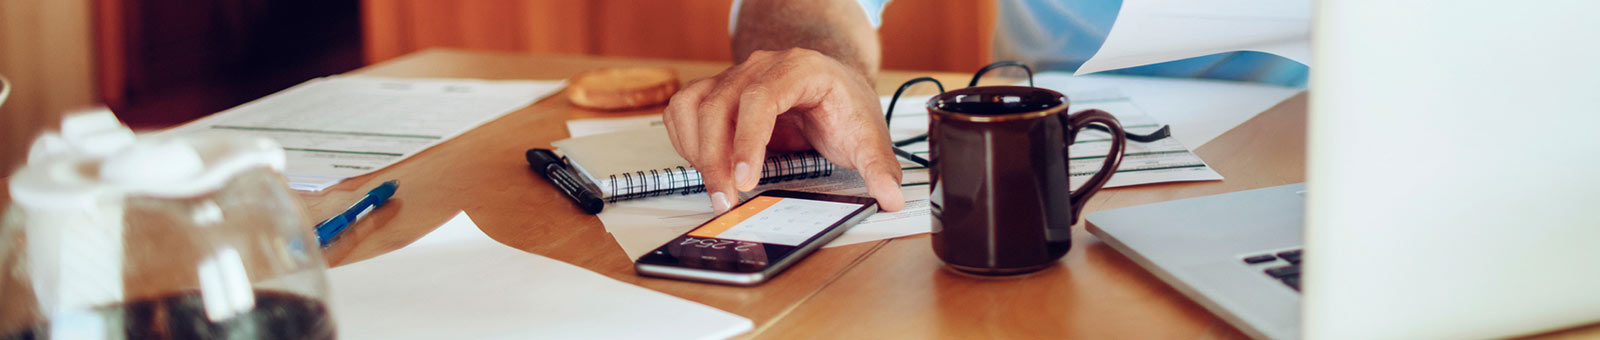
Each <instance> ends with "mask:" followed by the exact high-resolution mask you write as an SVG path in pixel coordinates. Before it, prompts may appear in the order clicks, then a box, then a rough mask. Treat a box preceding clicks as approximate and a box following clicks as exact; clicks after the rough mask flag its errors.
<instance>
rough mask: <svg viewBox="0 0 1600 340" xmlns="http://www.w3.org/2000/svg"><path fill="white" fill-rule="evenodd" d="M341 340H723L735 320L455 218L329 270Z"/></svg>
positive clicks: (735, 328)
mask: <svg viewBox="0 0 1600 340" xmlns="http://www.w3.org/2000/svg"><path fill="white" fill-rule="evenodd" d="M328 281H329V283H330V286H331V292H332V294H331V296H332V297H331V299H330V305H331V308H332V310H333V315H334V318H335V319H334V321H335V323H336V324H337V326H336V327H337V328H338V331H339V338H342V339H534V338H537V339H646V338H648V339H724V338H729V337H733V336H736V335H739V334H742V333H745V332H748V331H749V330H751V329H752V328H753V326H754V324H753V323H752V322H751V321H750V320H749V319H746V318H744V317H740V316H738V315H734V314H730V313H727V312H724V311H721V310H718V309H715V308H711V307H708V306H705V305H701V304H698V303H695V302H692V301H688V300H683V299H680V298H677V297H674V296H671V295H666V294H662V293H659V292H656V291H652V290H649V289H644V288H640V287H637V286H633V285H629V284H626V283H622V282H619V281H616V280H612V279H611V278H608V277H605V276H604V275H600V274H598V273H594V272H590V271H588V270H585V269H583V268H581V267H577V266H573V265H570V264H567V263H564V262H561V261H556V260H553V259H550V258H546V257H543V256H539V255H535V254H530V253H526V252H523V251H521V250H517V249H514V248H511V247H507V246H505V245H503V244H500V243H499V242H496V241H495V240H493V239H490V238H489V237H488V236H487V235H484V234H483V232H482V231H481V230H479V229H478V226H477V225H475V224H473V222H472V220H471V219H470V218H468V217H467V215H466V213H464V212H463V213H460V214H457V215H456V217H455V218H452V219H451V220H450V221H449V222H445V224H444V225H442V226H440V227H439V229H437V230H434V231H433V232H432V233H429V234H428V235H427V236H425V237H423V238H422V239H421V240H417V242H415V243H412V244H411V245H409V246H406V247H405V248H402V249H400V250H397V251H395V252H392V253H389V254H384V255H381V256H378V257H376V258H372V259H369V260H366V261H362V262H358V263H354V264H350V265H346V266H342V267H338V268H333V269H331V270H329V272H328Z"/></svg>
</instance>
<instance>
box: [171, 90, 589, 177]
mask: <svg viewBox="0 0 1600 340" xmlns="http://www.w3.org/2000/svg"><path fill="white" fill-rule="evenodd" d="M563 84H564V82H562V81H488V80H468V79H401V78H377V77H365V76H336V77H328V78H318V79H313V80H311V81H307V82H305V83H303V84H300V85H296V86H294V87H291V88H289V89H286V90H283V91H279V92H278V93H274V94H272V95H269V96H266V97H263V98H261V99H257V100H255V101H252V102H249V103H245V104H244V105H240V106H238V107H234V108H232V109H228V110H227V111H222V112H219V113H217V114H213V115H211V116H209V117H206V118H203V119H200V120H197V121H195V122H193V123H190V124H186V125H184V126H181V127H178V128H175V129H173V130H171V131H169V132H167V133H232V134H240V133H242V134H249V135H257V136H263V137H268V138H272V139H273V140H276V141H277V142H278V143H279V144H282V145H283V148H284V151H285V153H286V156H287V158H288V163H287V167H286V168H285V169H284V175H285V176H286V177H288V179H289V184H290V187H292V188H295V189H297V190H322V189H325V188H327V187H328V186H332V185H334V184H337V183H339V181H342V180H344V179H346V178H350V177H355V176H361V175H365V174H368V173H371V172H373V171H377V170H379V169H383V168H384V167H388V166H389V165H393V164H394V163H397V162H399V161H401V160H404V159H406V158H408V157H411V155H414V154H416V153H418V152H421V151H422V150H425V149H427V148H429V147H433V146H434V145H438V144H439V143H442V142H444V141H447V140H450V139H451V138H455V137H456V136H458V135H461V134H462V133H465V132H467V131H468V130H471V129H472V128H474V127H477V126H478V125H482V124H483V123H486V122H489V121H491V120H494V119H495V118H499V117H500V116H503V115H505V114H506V113H510V112H511V111H515V110H517V109H520V108H522V107H524V106H527V105H528V104H531V103H533V102H534V101H536V100H538V99H539V98H543V97H545V96H546V95H549V94H550V93H554V92H555V91H557V90H560V89H561V87H562V86H563Z"/></svg>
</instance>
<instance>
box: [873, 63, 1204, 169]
mask: <svg viewBox="0 0 1600 340" xmlns="http://www.w3.org/2000/svg"><path fill="white" fill-rule="evenodd" d="M1038 85H1039V86H1041V87H1046V88H1049V87H1048V86H1045V84H1043V83H1040V84H1038ZM1058 92H1062V93H1064V94H1066V95H1067V98H1068V100H1069V101H1070V110H1071V111H1072V112H1079V111H1083V110H1088V109H1101V110H1105V111H1106V112H1108V113H1111V115H1112V116H1115V117H1117V121H1118V122H1120V123H1122V126H1123V128H1124V129H1127V131H1128V132H1132V133H1136V134H1141V135H1142V134H1148V133H1150V132H1154V131H1156V130H1158V129H1160V128H1161V126H1162V125H1163V122H1161V121H1159V120H1157V119H1155V118H1154V117H1151V116H1149V115H1146V114H1145V113H1144V110H1142V109H1141V107H1140V106H1139V105H1135V104H1134V101H1133V100H1132V99H1131V98H1130V97H1129V96H1126V95H1123V94H1122V92H1121V90H1120V89H1117V88H1091V87H1087V86H1075V87H1072V90H1065V89H1063V90H1060V91H1058ZM929 98H931V97H930V96H920V97H905V98H900V101H899V102H898V103H896V105H895V112H894V118H893V120H891V121H890V125H891V129H890V131H889V135H890V136H891V137H892V138H893V139H895V140H900V139H903V138H907V137H911V136H915V135H917V134H921V133H923V132H926V131H927V127H928V111H927V108H926V103H927V102H928V99H929ZM881 100H882V102H883V105H884V106H885V107H888V105H889V98H888V97H884V98H882V99H881ZM1172 129H1173V131H1176V130H1177V129H1179V127H1178V126H1173V127H1172ZM1109 138H1110V134H1108V133H1104V132H1100V131H1095V130H1088V129H1084V130H1081V131H1080V132H1079V133H1078V139H1077V141H1076V142H1075V143H1073V144H1072V146H1071V147H1070V148H1069V149H1068V152H1069V153H1070V154H1071V156H1072V157H1073V158H1075V159H1074V160H1072V161H1070V162H1068V164H1067V166H1068V168H1069V169H1068V170H1069V172H1071V173H1072V176H1071V178H1070V181H1071V182H1072V187H1073V188H1077V187H1079V186H1081V185H1083V183H1084V182H1087V181H1088V180H1089V178H1090V177H1093V176H1092V174H1093V173H1095V172H1098V171H1099V170H1100V167H1101V166H1102V163H1103V162H1104V158H1098V159H1079V158H1082V157H1085V156H1095V155H1105V154H1106V153H1107V152H1108V151H1109V149H1110V144H1111V143H1110V139H1109ZM1126 145H1127V146H1126V149H1125V150H1124V152H1123V155H1124V156H1123V159H1122V164H1121V166H1119V167H1117V174H1116V175H1115V176H1112V177H1111V180H1110V181H1109V182H1107V183H1106V186H1105V187H1107V188H1115V187H1123V186H1130V185H1140V184H1150V183H1165V182H1183V181H1206V180H1221V179H1222V175H1221V174H1218V173H1217V172H1216V171H1215V170H1212V169H1211V167H1210V166H1208V165H1206V164H1205V161H1203V160H1201V159H1200V157H1199V156H1196V155H1195V154H1194V152H1192V151H1190V149H1189V148H1188V147H1186V146H1184V143H1183V142H1182V141H1181V140H1179V139H1177V138H1166V139H1161V140H1157V141H1154V142H1150V143H1139V142H1134V141H1128V142H1127V144H1126ZM901 149H904V150H906V151H909V152H912V153H915V154H918V155H921V156H923V157H927V151H928V144H927V143H917V144H912V145H908V146H905V147H902V148H901ZM901 162H902V165H907V164H909V163H906V161H905V160H903V159H902V160H901ZM907 166H915V165H914V164H912V165H907Z"/></svg>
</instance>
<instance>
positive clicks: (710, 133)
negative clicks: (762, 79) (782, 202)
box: [691, 55, 767, 212]
mask: <svg viewBox="0 0 1600 340" xmlns="http://www.w3.org/2000/svg"><path fill="white" fill-rule="evenodd" d="M766 59H767V58H765V56H764V55H756V56H752V57H751V58H750V59H748V60H746V61H745V62H744V63H741V64H740V65H738V66H735V67H734V68H731V69H729V70H728V71H727V72H724V73H723V75H721V76H720V77H721V78H720V79H719V80H718V84H717V86H715V87H713V88H712V89H711V90H710V91H709V92H708V93H706V95H705V97H704V98H702V99H701V101H700V105H699V107H698V116H697V118H696V124H698V127H697V128H696V130H695V133H696V134H697V136H696V140H695V142H696V143H697V144H698V145H697V146H696V147H695V148H696V149H697V150H696V152H697V157H696V158H695V159H693V160H691V163H693V164H694V166H695V170H698V171H699V172H700V180H701V183H703V184H704V185H705V189H706V194H707V195H709V196H710V199H711V207H712V209H713V210H716V211H717V212H722V211H727V210H728V209H731V208H733V204H734V201H736V200H737V198H738V197H739V193H738V191H737V190H738V189H737V188H736V186H735V182H734V177H733V173H734V165H733V163H732V161H731V158H730V155H729V153H730V151H729V150H731V149H732V146H731V144H733V134H732V131H731V130H733V125H734V124H735V122H734V121H735V120H737V119H738V118H737V116H736V114H737V111H736V110H737V109H738V105H739V97H738V96H737V93H740V92H743V89H744V87H745V86H746V85H747V84H749V83H750V82H751V80H752V79H753V78H754V77H755V75H754V74H753V72H752V70H753V69H763V68H765V67H766V66H767V65H766V61H765V60H766Z"/></svg>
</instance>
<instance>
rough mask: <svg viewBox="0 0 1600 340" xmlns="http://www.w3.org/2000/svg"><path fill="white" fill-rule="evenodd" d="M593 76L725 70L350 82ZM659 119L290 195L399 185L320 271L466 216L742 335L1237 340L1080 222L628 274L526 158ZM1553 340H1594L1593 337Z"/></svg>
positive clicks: (457, 68)
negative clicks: (992, 271)
mask: <svg viewBox="0 0 1600 340" xmlns="http://www.w3.org/2000/svg"><path fill="white" fill-rule="evenodd" d="M606 66H665V67H671V68H675V69H677V70H678V72H679V75H680V77H681V78H682V79H684V80H692V79H697V78H702V77H706V76H710V75H714V74H716V73H717V72H718V71H720V70H721V69H723V68H724V67H726V66H727V64H723V63H704V62H688V61H667V60H641V59H619V58H604V57H579V56H531V55H517V54H496V53H485V52H463V51H453V50H428V51H423V52H418V53H414V54H411V55H407V56H404V57H400V58H396V59H393V60H390V61H388V62H384V63H381V64H377V65H372V66H369V67H366V68H362V69H360V70H357V71H355V72H354V73H356V74H364V75H374V76H392V77H451V78H482V79H565V78H567V77H570V76H572V75H574V74H576V73H578V72H581V71H584V70H589V69H593V68H597V67H606ZM926 75H931V76H934V77H936V78H939V79H940V80H941V81H943V82H945V83H946V84H964V83H965V82H966V78H967V77H969V75H968V74H954V73H930V72H897V71H886V72H883V73H882V74H881V75H880V76H879V80H878V86H877V87H878V91H879V93H880V94H884V95H887V94H890V93H892V92H893V91H894V88H895V87H896V86H898V84H900V83H901V82H902V81H904V80H907V79H910V78H912V77H917V76H926ZM922 94H929V93H922ZM659 112H660V108H654V109H646V110H639V111H633V112H625V113H599V112H592V111H586V110H583V109H579V108H575V107H573V106H571V105H570V104H569V103H568V102H567V100H566V98H565V97H564V95H563V94H559V93H558V94H556V95H552V96H550V97H549V98H546V99H544V100H541V101H539V102H537V103H535V104H533V105H530V106H528V107H527V108H523V109H521V110H518V111H516V112H513V113H510V114H508V115H506V116H504V117H502V118H500V119H497V120H495V121H492V122H490V123H488V124H485V125H483V126H481V127H478V128H476V129H474V130H472V131H469V132H467V133H466V134H463V135H461V136H460V137H457V138H455V139H453V140H450V141H448V142H445V143H442V144H440V145H438V146H435V147H433V148H431V149H428V150H426V151H423V152H421V153H419V154H417V155H415V156H413V157H412V158H411V159H408V160H406V161H403V162H400V163H399V164H396V165H394V166H392V167H389V168H386V169H383V170H380V171H378V172H375V173H373V174H369V175H366V176H361V177H357V178H353V179H350V180H347V181H345V182H343V183H340V184H338V185H335V186H334V187H332V188H329V189H328V190H326V191H323V192H319V193H302V194H301V195H300V196H301V198H302V199H303V200H304V202H305V203H306V205H307V207H308V209H307V213H308V214H309V215H310V216H332V215H333V214H335V213H336V212H338V211H339V210H341V209H343V208H345V207H346V206H347V205H348V204H349V202H352V201H354V200H355V199H356V198H357V197H359V196H360V195H362V194H364V193H365V192H366V190H368V189H370V188H372V187H374V186H376V185H378V184H379V183H382V182H383V181H387V180H391V179H398V180H399V181H400V183H401V189H400V190H399V192H398V193H397V194H396V195H395V198H394V199H393V200H391V201H390V203H388V204H387V205H385V206H384V208H383V209H378V210H375V211H374V212H373V213H371V215H370V216H369V217H368V218H366V219H363V220H362V221H361V222H360V223H357V224H356V225H354V226H352V227H351V228H350V229H349V230H347V231H346V232H345V234H344V235H343V236H341V242H338V243H336V244H335V245H334V246H333V247H331V248H329V249H328V250H327V252H326V256H327V259H328V262H329V264H330V265H341V264H346V263H351V262H355V261H359V260H362V259H367V258H371V257H373V256H377V255H380V254H383V253H385V252H389V251H392V250H395V249H398V248H400V247H402V246H404V245H406V244H408V243H410V242H412V241H414V240H416V239H418V238H420V237H422V236H423V235H425V234H427V233H428V232H429V231H432V230H433V229H434V228H435V227H437V226H439V225H440V224H441V223H444V222H445V221H446V220H448V219H449V218H450V217H452V216H453V215H454V214H455V212H456V211H459V210H465V211H466V212H467V213H468V214H469V215H470V216H472V219H473V221H475V222H477V224H478V226H480V227H481V228H482V229H483V231H484V232H485V233H486V234H488V235H489V236H490V237H491V238H494V239H495V240H497V241H500V242H501V243H505V244H507V245H509V246H512V247H515V248H518V249H522V250H525V251H528V252H532V253H535V254H540V255H544V256H548V257H551V258H554V259H557V260H561V261H565V262H568V263H571V264H574V265H578V266H582V267H584V268H588V269H589V270H593V271H596V272H599V273H601V274H604V275H606V276H609V277H611V278H614V279H617V280H620V281H623V282H628V283H632V284H636V285H639V286H643V287H645V288H649V289H653V290H657V291H661V292H665V293H667V294H672V295H675V296H679V297H682V298H686V299H689V300H693V301H697V302H700V303H704V304H707V305H710V306H712V307H716V308H720V309H723V310H726V311H729V312H732V313H735V314H739V315H742V316H745V317H748V318H750V319H752V320H754V321H755V324H756V330H755V331H753V332H752V333H749V334H746V335H745V336H746V337H752V338H800V337H804V338H853V339H871V338H980V337H981V338H1113V337H1114V338H1162V339H1197V338H1203V339H1214V338H1244V337H1245V336H1244V334H1243V333H1240V332H1239V331H1238V330H1236V329H1234V328H1233V327H1232V326H1230V325H1228V324H1227V323H1225V322H1223V321H1222V320H1221V319H1218V318H1217V317H1216V316H1213V315H1212V314H1211V313H1209V312H1207V311H1206V310H1205V309H1203V308H1201V307H1200V305H1198V304H1196V303H1194V302H1192V301H1190V300H1189V299H1187V298H1185V297H1184V296H1183V295H1182V294H1180V293H1178V292H1177V291H1175V290H1173V289H1172V288H1170V287H1168V286H1167V285H1166V284H1164V283H1162V282H1161V281H1160V280H1158V279H1157V278H1156V277H1155V276H1152V275H1151V274H1149V273H1147V272H1145V271H1144V270H1143V269H1140V268H1139V267H1138V265H1136V264H1134V263H1133V262H1132V261H1130V260H1129V259H1128V258H1126V257H1123V256H1122V255H1121V254H1118V253H1117V252H1116V251H1115V250H1113V249H1111V248H1110V247H1108V246H1107V245H1106V244H1104V243H1102V242H1100V241H1099V240H1097V239H1096V238H1095V237H1094V236H1093V235H1090V234H1089V233H1088V232H1087V231H1085V230H1084V229H1083V228H1082V224H1083V223H1081V222H1080V223H1079V226H1077V227H1074V230H1073V246H1072V250H1071V251H1070V252H1069V253H1068V254H1067V255H1066V257H1065V258H1063V259H1061V260H1060V261H1059V262H1060V263H1058V264H1057V265H1056V266H1054V267H1051V268H1049V269H1045V270H1043V271H1040V272H1037V273H1033V274H1029V275H1024V276H1021V277H1011V278H1002V279H978V278H971V277H967V276H960V275H956V274H952V273H950V272H949V271H947V270H943V269H942V268H941V264H940V262H939V261H938V259H937V258H936V257H934V255H933V253H932V249H931V248H930V246H929V244H928V242H929V241H928V240H929V238H928V236H927V235H919V236H911V237H904V238H899V239H893V240H884V241H877V242H868V243H861V244H856V245H850V246H843V247H835V248H826V249H822V250H820V251H818V252H816V253H815V254H813V255H812V256H810V257H809V258H807V259H806V260H804V261H801V262H799V263H798V264H797V265H796V266H795V267H793V268H791V269H789V270H788V272H786V273H784V274H783V275H779V276H778V277H777V278H775V279H773V280H772V281H771V282H768V283H766V284H764V285H761V286H758V287H751V288H743V287H729V286H719V285H709V284H699V283H689V282H682V281H674V280H665V279H654V278H645V277H640V276H638V275H636V274H634V271H633V266H632V261H631V259H629V258H628V257H627V256H626V255H624V254H623V252H622V250H621V248H620V247H618V246H617V244H616V242H615V241H614V240H613V239H612V238H611V236H610V234H607V233H606V231H605V227H604V226H602V225H601V224H600V220H599V219H597V218H595V217H594V216H592V215H586V214H583V213H582V212H580V211H579V210H578V209H577V208H576V207H575V206H574V205H573V204H572V203H571V202H570V201H568V199H567V198H566V197H565V196H563V195H562V194H561V193H560V192H558V191H557V190H556V189H555V188H554V187H552V186H551V185H550V184H549V183H548V182H546V181H545V180H543V179H541V178H538V177H537V176H536V175H535V174H533V173H532V172H531V171H529V170H528V167H527V164H526V162H525V161H524V160H523V151H524V150H527V149H528V148H532V147H550V143H551V142H553V141H556V140H560V139H563V138H566V137H567V132H566V126H565V124H564V122H565V121H567V120H571V119H579V118H595V117H620V116H625V115H633V114H652V113H659ZM1305 122H1306V95H1305V94H1304V93H1302V94H1300V95H1296V96H1294V97H1292V98H1290V99H1289V100H1287V101H1285V102H1283V103H1281V104H1279V105H1277V106H1276V107H1274V108H1272V109H1270V110H1267V111H1266V112H1264V113H1262V114H1260V115H1259V116H1257V117H1256V118H1254V119H1251V120H1250V121H1248V122H1246V123H1244V124H1243V125H1240V126H1239V127H1237V128H1235V129H1233V130H1232V131H1229V132H1228V133H1226V134H1224V135H1222V136H1221V137H1218V138H1217V139H1215V140H1213V141H1211V142H1210V143H1207V144H1206V145H1204V146H1202V147H1200V148H1198V149H1196V153H1198V154H1199V155H1200V157H1201V158H1203V159H1205V160H1206V162H1207V163H1209V164H1210V165H1211V166H1212V167H1213V168H1215V169H1216V171H1217V172H1219V173H1221V174H1222V175H1223V176H1224V177H1226V178H1227V180H1225V181H1210V182H1194V183H1173V184H1157V185H1144V186H1135V187H1129V188H1117V189H1107V190H1105V191H1102V192H1101V193H1099V194H1098V195H1096V196H1095V197H1094V198H1093V199H1091V201H1090V203H1089V205H1088V207H1087V211H1096V210H1102V209H1110V208H1117V207H1125V206H1132V205H1138V204H1144V203H1153V202H1160V201H1166V200H1172V199H1179V198H1187V197H1196V196H1203V195H1210V194H1218V193H1225V192H1233V191H1239V190H1246V189H1254V188H1261V187H1268V186H1275V185H1282V184H1290V183H1296V182H1302V181H1304V180H1305V175H1304V174H1305V171H1304V170H1305V137H1304V136H1305ZM0 186H3V184H0ZM6 196H8V195H5V194H4V192H3V191H0V200H4V201H9V197H6ZM1559 334H1560V335H1577V336H1595V335H1597V334H1600V326H1591V327H1587V328H1583V329H1578V330H1571V331H1566V332H1562V333H1559Z"/></svg>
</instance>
